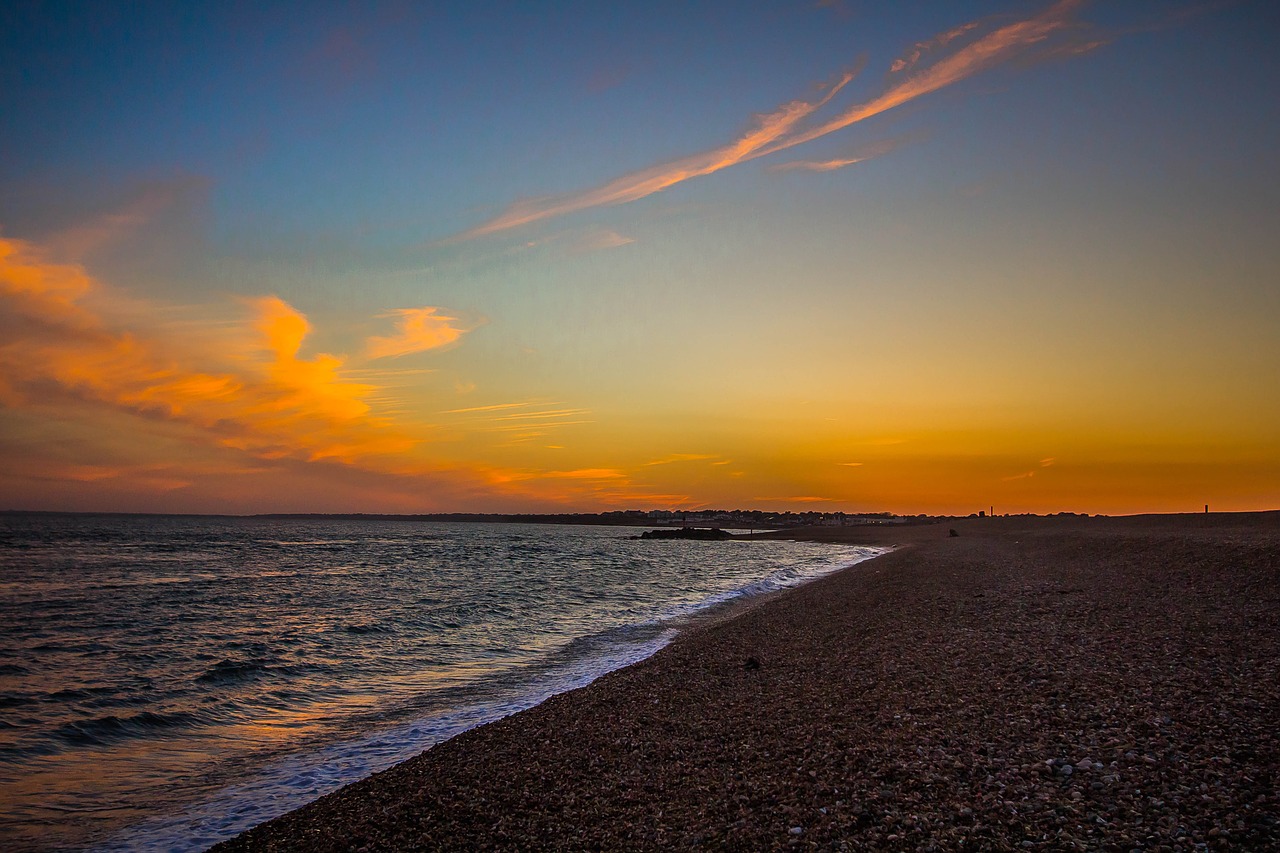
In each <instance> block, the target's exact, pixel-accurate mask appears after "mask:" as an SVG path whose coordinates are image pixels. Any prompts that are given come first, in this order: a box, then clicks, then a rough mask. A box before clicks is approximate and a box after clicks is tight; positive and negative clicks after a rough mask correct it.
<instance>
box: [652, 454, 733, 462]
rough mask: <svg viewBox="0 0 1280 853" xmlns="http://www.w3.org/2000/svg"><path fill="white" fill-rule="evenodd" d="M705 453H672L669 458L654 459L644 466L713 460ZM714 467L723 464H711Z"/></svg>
mask: <svg viewBox="0 0 1280 853" xmlns="http://www.w3.org/2000/svg"><path fill="white" fill-rule="evenodd" d="M715 458H716V457H715V456H711V455H709V454H706V453H672V454H671V455H670V456H663V457H662V458H661V459H654V460H653V461H652V462H646V463H644V464H645V465H671V464H673V463H675V462H701V461H705V460H707V459H715ZM713 464H716V465H719V464H723V463H719V462H717V463H713Z"/></svg>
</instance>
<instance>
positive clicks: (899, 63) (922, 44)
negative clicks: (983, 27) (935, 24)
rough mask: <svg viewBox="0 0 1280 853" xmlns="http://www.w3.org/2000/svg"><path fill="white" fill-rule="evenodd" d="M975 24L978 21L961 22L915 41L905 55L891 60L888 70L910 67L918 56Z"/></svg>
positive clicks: (895, 71)
mask: <svg viewBox="0 0 1280 853" xmlns="http://www.w3.org/2000/svg"><path fill="white" fill-rule="evenodd" d="M977 26H978V21H970V22H969V23H967V24H961V25H960V26H958V27H955V28H954V29H950V30H947V31H946V32H945V33H939V34H938V35H936V36H934V37H933V38H931V39H926V40H925V41H918V42H916V43H915V46H914V47H912V48H911V51H910V52H909V53H908V54H907V55H906V56H904V57H902V58H901V59H895V60H894V61H893V64H892V65H890V66H889V71H890V72H891V73H893V74H898V73H900V72H902V71H906V70H908V69H910V68H912V67H913V66H915V64H916V63H917V62H919V61H920V57H922V56H924V55H925V54H926V53H928V52H929V51H931V50H936V49H937V48H940V47H946V46H947V44H949V43H950V42H952V41H955V40H956V39H958V38H960V36H962V35H964V34H965V33H967V32H969V31H970V30H972V29H973V28H974V27H977Z"/></svg>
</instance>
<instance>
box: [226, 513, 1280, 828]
mask: <svg viewBox="0 0 1280 853" xmlns="http://www.w3.org/2000/svg"><path fill="white" fill-rule="evenodd" d="M952 527H954V528H956V529H957V530H958V532H959V534H960V535H959V536H958V537H949V536H948V530H949V529H950V528H952ZM832 531H835V532H832ZM797 532H798V531H785V532H782V533H780V534H772V535H767V536H768V538H798V537H797V536H796V534H797ZM809 533H811V534H812V538H813V539H816V540H818V541H841V542H845V543H847V544H862V545H873V544H874V545H884V544H887V543H889V542H890V541H893V542H894V543H895V544H900V545H903V546H907V547H901V548H898V549H897V550H895V551H892V552H890V553H888V554H886V555H883V556H879V557H876V558H873V559H872V560H870V561H864V562H861V563H857V564H854V566H853V567H850V568H846V569H843V570H839V571H837V572H834V573H832V574H829V575H826V576H824V577H821V578H818V579H816V580H813V581H810V582H808V583H805V584H803V585H801V586H797V587H792V588H790V589H787V590H783V591H780V592H777V593H772V594H769V595H766V596H761V597H760V598H761V599H763V600H759V601H754V602H753V603H752V604H751V605H750V606H749V607H737V608H731V610H732V612H730V613H726V614H724V615H722V616H721V617H720V618H716V619H708V620H706V621H705V622H696V621H695V623H694V624H691V625H690V626H688V627H687V628H686V629H684V630H682V631H681V633H680V634H679V635H678V636H677V637H676V639H675V640H674V641H673V642H672V643H671V644H669V645H668V646H666V647H665V648H664V649H662V650H661V651H659V652H658V653H656V654H655V655H653V656H651V657H649V658H647V659H645V660H644V661H642V662H640V663H637V664H633V665H631V666H627V667H624V668H622V669H619V670H615V671H613V672H610V673H608V674H606V675H604V676H602V677H600V678H599V679H597V680H596V681H594V682H593V683H592V684H590V685H588V686H586V687H583V688H579V689H577V690H573V691H570V692H568V693H562V694H559V695H557V696H554V697H552V698H550V699H548V700H546V701H545V702H543V703H542V704H540V705H538V706H536V707H535V708H532V709H529V710H527V711H523V712H521V713H519V714H516V715H513V716H510V717H506V718H504V719H502V720H499V721H497V722H494V723H490V724H487V725H484V726H481V727H478V728H475V729H471V730H470V731H468V732H465V733H463V734H461V735H458V736H456V737H454V738H452V739H450V740H448V741H445V742H444V743H441V744H439V745H437V746H435V747H433V748H432V749H430V750H427V751H426V752H424V753H422V754H420V755H419V756H417V757H415V758H412V759H410V760H409V761H406V762H404V763H402V764H400V765H397V766H395V767H393V768H391V769H390V770H387V771H384V772H382V773H380V774H376V775H374V776H372V777H369V778H367V779H364V780H362V781H360V782H356V783H353V784H352V785H349V786H347V787H346V788H343V789H342V790H340V791H338V792H335V793H334V794H330V795H328V796H326V797H323V798H321V799H320V800H317V801H315V802H313V803H311V804H308V805H306V806H303V807H302V808H300V809H298V810H295V811H293V812H290V813H288V814H286V815H284V816H282V817H280V818H277V819H276V820H273V821H269V822H267V823H265V824H261V825H259V826H258V827H255V828H254V829H251V830H249V831H248V832H246V833H244V834H242V835H240V836H237V837H236V838H234V839H231V840H230V841H228V842H224V843H222V844H219V845H217V846H216V847H215V848H213V849H215V850H249V849H254V850H258V849H279V850H284V849H351V848H359V847H363V846H369V847H371V848H373V849H390V848H399V847H404V846H418V847H423V848H440V849H443V848H448V847H457V846H468V847H481V848H485V847H487V848H508V849H516V848H521V847H528V846H530V845H536V846H554V847H567V848H579V849H580V848H600V847H622V848H631V849H635V848H651V849H652V848H659V847H669V846H683V847H687V846H696V845H698V844H706V845H709V846H711V847H734V848H760V847H779V846H788V845H801V846H818V847H838V846H840V845H841V844H843V843H847V844H849V845H850V846H853V847H868V848H874V847H883V846H902V847H907V848H916V847H927V846H928V845H929V844H934V845H937V846H939V847H953V846H955V845H957V844H958V843H961V842H964V843H967V844H973V845H978V846H986V847H993V848H996V849H1003V848H1006V847H1007V848H1013V847H1018V848H1024V847H1025V848H1027V849H1031V848H1043V849H1050V848H1054V849H1060V848H1062V847H1071V846H1073V845H1081V846H1083V847H1084V848H1086V849H1095V848H1098V847H1110V846H1116V845H1119V846H1123V845H1126V844H1127V845H1129V846H1127V847H1124V848H1123V849H1130V848H1131V847H1132V846H1135V845H1145V844H1150V843H1155V842H1157V841H1158V842H1159V843H1166V844H1174V843H1175V842H1176V843H1179V844H1180V843H1182V842H1183V841H1185V842H1187V843H1189V844H1191V843H1195V844H1207V845H1210V846H1222V845H1224V844H1233V845H1236V846H1238V845H1239V844H1242V843H1244V844H1249V845H1253V846H1257V845H1259V844H1264V843H1276V844H1280V803H1277V800H1276V794H1275V781H1276V774H1277V773H1278V772H1280V744H1278V742H1277V737H1276V735H1275V732H1276V731H1277V729H1278V728H1280V725H1278V724H1280V719H1277V706H1278V705H1280V701H1278V699H1280V697H1278V696H1277V687H1276V686H1275V685H1276V684H1277V683H1280V631H1278V629H1277V626H1276V624H1275V619H1274V614H1275V613H1276V612H1277V606H1280V593H1278V592H1277V589H1278V587H1280V556H1277V555H1278V554H1280V513H1263V514H1248V515H1241V516H1180V517H1130V518H1127V519H1115V518H1108V519H1081V518H1078V517H1077V518H1063V519H1057V518H1055V519H1017V518H992V519H971V520H964V521H957V522H952V523H949V524H944V525H933V526H919V527H911V528H904V527H894V528H888V529H886V528H876V529H874V530H862V529H849V528H824V529H818V530H814V531H809ZM836 536H842V537H846V538H841V539H836V538H834V537H836ZM943 537H946V538H943ZM804 538H811V537H810V536H804ZM852 539H856V540H857V541H851V540H852ZM856 569H861V570H862V571H856ZM752 661H754V666H753V665H752ZM1224 714H1228V715H1229V718H1226V717H1224V716H1223V715H1224ZM1117 849H1119V847H1117ZM1188 849H1190V848H1188Z"/></svg>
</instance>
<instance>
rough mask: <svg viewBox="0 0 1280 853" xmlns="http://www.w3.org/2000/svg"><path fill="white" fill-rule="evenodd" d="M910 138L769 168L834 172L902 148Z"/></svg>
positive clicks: (875, 143) (898, 138)
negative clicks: (844, 153) (819, 158)
mask: <svg viewBox="0 0 1280 853" xmlns="http://www.w3.org/2000/svg"><path fill="white" fill-rule="evenodd" d="M910 138H911V137H908V136H900V137H897V138H895V139H884V140H881V141H879V142H873V143H871V144H870V145H864V146H862V147H860V148H859V149H857V150H856V151H854V152H851V153H850V154H849V155H848V156H846V157H837V158H834V159H831V160H792V161H791V162H788V163H779V164H778V165H776V166H770V167H769V170H770V171H772V172H791V171H795V170H797V169H799V170H804V171H808V172H832V171H835V170H836V169H843V168H844V167H846V166H852V165H854V164H855V163H862V162H865V161H867V160H871V159H873V158H876V157H882V156H884V155H885V154H888V153H889V152H890V151H894V150H896V149H898V148H900V147H901V146H902V145H904V144H905V143H906V142H908V141H909V139H910Z"/></svg>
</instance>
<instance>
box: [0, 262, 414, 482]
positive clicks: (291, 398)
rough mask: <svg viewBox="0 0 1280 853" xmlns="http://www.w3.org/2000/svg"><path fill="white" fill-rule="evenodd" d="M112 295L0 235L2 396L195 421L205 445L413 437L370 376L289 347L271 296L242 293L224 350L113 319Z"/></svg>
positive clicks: (267, 449)
mask: <svg viewBox="0 0 1280 853" xmlns="http://www.w3.org/2000/svg"><path fill="white" fill-rule="evenodd" d="M113 299H117V300H122V298H121V297H119V296H118V294H115V293H113V292H112V291H110V290H109V289H107V288H106V287H105V286H103V285H101V284H99V283H98V282H96V281H95V280H94V279H93V278H91V277H90V276H89V275H88V274H87V273H86V272H85V271H84V270H83V268H81V267H79V266H76V265H69V264H58V263H53V262H51V261H49V260H48V259H47V258H45V257H44V256H43V255H42V254H41V253H40V252H39V251H38V250H37V249H36V248H35V247H33V246H31V245H30V244H27V243H24V242H22V241H18V240H7V239H6V240H0V303H2V307H3V310H2V311H0V315H3V316H5V317H8V318H12V319H11V321H10V322H6V323H5V324H4V326H3V331H4V335H3V340H4V343H3V344H0V388H3V389H4V397H5V399H6V400H8V401H9V402H10V403H11V404H13V405H26V406H36V405H47V404H49V403H50V402H51V401H52V400H54V399H55V398H56V397H57V396H59V395H61V396H62V397H64V398H71V399H78V400H82V401H88V402H92V403H96V404H100V405H105V406H108V407H112V408H115V409H118V410H125V411H129V412H132V413H134V414H140V415H145V416H147V417H154V418H162V419H166V420H170V421H175V422H179V423H183V424H186V425H188V426H190V427H194V428H197V429H199V430H201V431H203V432H204V433H205V434H206V435H208V436H209V437H210V438H211V439H212V440H213V441H214V442H215V443H216V444H220V445H222V446H226V447H233V448H237V449H240V450H244V451H246V452H249V453H251V454H253V455H255V456H259V457H261V458H268V459H276V458H300V459H308V460H317V459H336V460H340V461H348V462H350V461H355V460H359V459H363V458H366V457H370V456H379V455H384V454H394V453H401V452H404V451H405V450H407V449H409V448H411V447H413V446H414V445H415V444H417V443H418V441H419V439H417V438H415V437H411V436H410V435H408V434H406V433H404V432H403V431H402V430H400V429H397V428H395V427H393V426H392V424H391V423H390V422H389V421H386V420H385V419H382V418H378V417H374V416H373V415H372V414H371V412H370V406H369V404H368V403H367V402H366V398H367V397H368V396H369V395H370V394H371V393H372V392H374V391H375V390H376V388H375V387H374V386H371V385H365V384H360V383H355V382H351V381H348V380H346V379H344V378H343V376H342V372H341V371H342V367H343V361H342V359H340V358H338V357H336V356H331V355H317V356H315V357H314V358H309V359H308V358H303V357H300V355H299V352H300V350H301V347H302V344H303V341H304V339H305V337H306V335H307V333H308V332H309V330H310V326H309V324H308V323H307V320H306V318H305V317H303V316H302V315H301V314H300V313H299V312H298V311H296V310H295V309H293V308H292V307H291V306H289V305H288V304H287V303H285V302H284V301H282V300H280V299H278V298H277V297H263V298H259V299H253V300H247V304H248V305H249V306H250V307H251V308H252V309H253V311H254V315H255V316H254V320H253V323H252V330H251V331H252V334H251V335H250V336H249V337H248V339H247V342H245V338H243V337H241V338H238V339H236V340H234V341H230V342H226V341H224V342H222V343H223V349H225V350H226V351H225V352H222V353H219V352H215V351H213V350H212V348H210V351H204V350H202V349H201V348H200V345H199V344H198V343H194V342H191V341H187V340H184V339H183V338H182V337H180V336H177V335H172V334H165V332H164V330H163V329H161V328H150V329H136V328H135V329H130V330H123V329H120V328H117V325H118V324H117V323H116V322H115V321H113V319H112V317H111V311H110V309H111V303H112V301H113Z"/></svg>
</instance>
